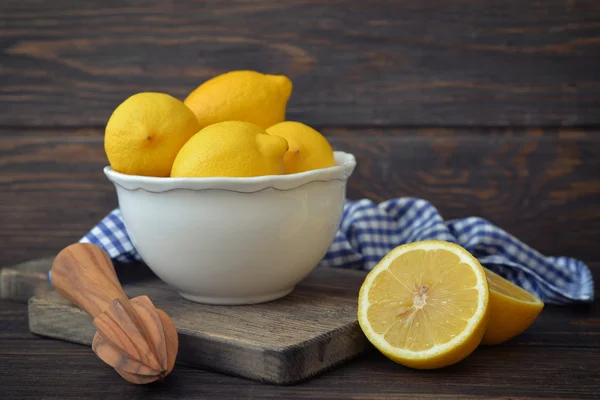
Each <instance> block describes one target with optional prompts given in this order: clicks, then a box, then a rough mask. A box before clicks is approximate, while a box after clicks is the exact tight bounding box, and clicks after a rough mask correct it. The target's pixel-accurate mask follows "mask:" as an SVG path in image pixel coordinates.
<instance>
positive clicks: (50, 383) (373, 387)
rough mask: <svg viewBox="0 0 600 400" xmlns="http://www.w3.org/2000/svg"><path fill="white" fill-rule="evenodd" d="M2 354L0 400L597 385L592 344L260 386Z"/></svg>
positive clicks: (75, 358)
mask: <svg viewBox="0 0 600 400" xmlns="http://www.w3.org/2000/svg"><path fill="white" fill-rule="evenodd" d="M18 306H19V307H23V306H21V305H18ZM0 354H1V355H2V363H0V379H1V380H2V383H3V385H2V386H1V387H0V394H1V395H2V399H3V400H13V399H14V400H27V399H32V400H33V399H36V400H37V399H39V398H40V397H43V398H44V399H61V400H62V399H64V398H65V397H66V396H68V398H70V399H90V400H95V399H98V400H100V399H113V400H121V399H122V400H130V399H132V398H143V399H169V400H173V399H224V400H225V399H226V400H229V399H390V400H391V399H515V400H517V399H534V398H552V399H593V400H596V399H597V398H598V387H599V385H600V355H599V352H598V351H597V349H572V348H514V347H511V346H500V347H489V348H479V349H477V350H476V351H475V352H474V353H473V354H472V355H471V356H469V358H467V359H465V360H464V361H463V362H461V363H459V364H456V365H454V366H451V367H448V368H445V369H442V370H436V371H418V370H412V369H409V368H405V367H402V366H400V365H398V364H395V363H393V362H392V361H390V360H388V359H386V358H385V357H384V356H382V355H381V354H379V353H377V352H374V351H373V352H369V353H367V354H365V355H363V356H360V357H359V358H357V359H355V360H353V361H351V362H349V363H348V364H346V365H344V366H340V367H338V368H334V369H332V370H330V371H328V372H326V373H324V374H323V375H321V376H317V377H314V378H313V379H311V380H309V381H306V382H303V383H301V384H298V385H292V386H274V385H266V384H262V383H258V382H253V381H250V380H247V379H240V378H235V377H231V376H226V375H221V374H217V373H213V372H209V371H204V370H197V369H192V368H187V367H185V366H182V365H177V366H176V367H175V369H174V370H173V373H172V374H171V375H169V377H168V378H167V379H166V380H165V381H164V382H163V383H157V384H153V385H149V386H142V387H140V386H134V385H131V384H128V383H127V382H125V381H123V380H122V379H120V378H119V377H118V376H115V374H114V371H112V370H111V369H110V368H109V367H107V366H106V365H104V364H102V363H98V360H97V359H96V357H95V355H94V354H93V353H91V352H90V351H89V349H88V348H85V347H83V346H78V345H74V344H70V343H65V342H60V341H52V340H10V341H8V340H2V341H0ZM49 371H51V373H49ZM32 377H34V378H33V379H32ZM32 380H33V382H34V383H35V384H32ZM57 382H60V385H57Z"/></svg>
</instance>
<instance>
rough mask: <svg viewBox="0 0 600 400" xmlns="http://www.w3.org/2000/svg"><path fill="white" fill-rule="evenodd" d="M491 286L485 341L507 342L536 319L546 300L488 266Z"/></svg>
mask: <svg viewBox="0 0 600 400" xmlns="http://www.w3.org/2000/svg"><path fill="white" fill-rule="evenodd" d="M485 272H486V274H487V280H488V287H489V289H490V322H489V324H488V327H487V330H486V331H485V334H484V335H483V340H482V341H481V344H485V345H494V344H500V343H504V342H506V341H507V340H510V339H512V338H514V337H515V336H517V335H520V334H521V333H523V332H524V331H525V330H526V329H527V328H529V326H530V325H531V324H532V323H533V321H535V319H536V318H537V317H538V315H539V314H540V312H541V311H542V309H543V308H544V303H543V302H542V301H541V300H540V299H538V298H537V297H536V296H534V295H533V294H531V293H529V292H528V291H526V290H525V289H522V288H520V287H519V286H517V285H515V284H514V283H512V282H510V281H507V280H506V279H504V278H503V277H501V276H500V275H498V274H496V273H494V272H492V271H490V270H489V269H485Z"/></svg>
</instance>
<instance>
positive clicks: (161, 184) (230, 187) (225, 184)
mask: <svg viewBox="0 0 600 400" xmlns="http://www.w3.org/2000/svg"><path fill="white" fill-rule="evenodd" d="M333 154H334V157H335V161H336V165H335V166H333V167H328V168H321V169H315V170H311V171H306V172H300V173H296V174H289V175H265V176H253V177H248V178H240V177H209V178H171V177H164V178H159V177H153V176H141V175H128V174H123V173H120V172H117V171H115V170H113V169H112V168H111V167H110V166H106V167H104V174H105V175H106V177H107V178H108V180H110V181H111V182H112V183H113V184H114V185H115V186H118V187H120V188H122V189H125V190H129V191H135V190H143V191H146V192H151V193H163V192H169V191H172V190H191V191H202V190H226V191H231V192H238V193H254V192H260V191H263V190H266V189H275V190H278V191H287V190H292V189H295V188H298V187H300V186H304V185H307V184H310V183H313V182H329V181H332V180H338V181H344V182H345V181H347V180H348V178H349V177H350V175H352V172H353V171H354V168H355V167H356V158H355V157H354V155H353V154H350V153H346V152H343V151H334V153H333Z"/></svg>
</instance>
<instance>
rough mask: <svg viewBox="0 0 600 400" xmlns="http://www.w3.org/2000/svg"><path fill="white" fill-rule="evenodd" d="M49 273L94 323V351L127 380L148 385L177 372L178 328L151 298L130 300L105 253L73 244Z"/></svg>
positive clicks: (58, 290)
mask: <svg viewBox="0 0 600 400" xmlns="http://www.w3.org/2000/svg"><path fill="white" fill-rule="evenodd" d="M50 273H51V278H52V284H53V285H54V287H55V288H56V291H57V292H58V293H59V294H60V295H61V296H62V297H64V298H65V299H67V300H69V301H70V302H71V303H74V304H75V305H77V306H79V308H81V309H82V310H83V311H85V312H86V313H88V314H89V315H90V316H91V317H92V318H94V326H95V327H96V329H97V332H96V335H95V336H94V340H93V342H92V350H93V351H94V353H96V355H97V356H98V357H99V358H100V359H101V360H102V361H104V362H105V363H107V364H108V365H110V366H112V367H113V368H114V369H115V370H116V371H117V372H118V373H119V374H120V375H121V376H122V377H123V378H125V379H126V380H128V381H129V382H132V383H136V384H145V383H150V382H154V381H156V380H161V379H163V378H164V377H165V376H167V375H168V374H169V373H170V372H171V371H172V370H173V367H174V365H175V358H176V356H177V349H178V345H179V343H178V337H177V330H176V329H175V325H174V324H173V322H172V321H171V319H170V318H169V316H168V315H167V314H166V313H165V312H164V311H162V310H159V309H157V308H155V307H154V304H152V302H151V301H150V299H149V298H148V296H138V297H135V298H133V299H129V298H128V297H127V295H126V294H125V292H124V291H123V288H122V287H121V284H120V283H119V280H118V278H117V274H116V273H115V270H114V268H113V266H112V262H111V260H110V258H109V256H108V255H107V254H106V253H105V252H104V251H103V250H102V249H101V248H99V247H98V246H95V245H93V244H89V243H77V244H73V245H70V246H68V247H66V248H65V249H63V250H62V251H61V252H60V253H59V254H58V255H57V256H56V258H55V260H54V262H53V264H52V269H51V272H50Z"/></svg>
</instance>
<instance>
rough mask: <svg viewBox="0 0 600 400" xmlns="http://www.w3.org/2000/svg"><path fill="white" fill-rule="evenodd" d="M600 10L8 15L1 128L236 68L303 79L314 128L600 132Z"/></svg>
mask: <svg viewBox="0 0 600 400" xmlns="http://www.w3.org/2000/svg"><path fill="white" fill-rule="evenodd" d="M599 19H600V6H598V2H597V1H596V0H578V1H566V2H565V1H562V0H548V1H544V2H538V1H531V0H528V1H519V0H511V1H503V2H492V3H490V2H484V1H479V0H468V1H461V2H447V1H439V0H435V1H420V0H409V1H403V2H389V1H369V2H363V1H359V0H346V1H324V0H322V1H310V0H294V1H286V2H281V1H273V0H260V1H255V2H247V1H243V0H227V1H219V2H216V1H214V2H213V1H211V2H202V3H198V2H195V1H192V0H184V1H168V2H166V1H162V2H151V1H143V0H126V1H120V2H97V1H91V0H82V1H78V2H76V3H72V2H70V1H67V0H56V1H53V2H38V1H28V0H25V1H23V0H4V1H3V2H2V3H1V5H0V54H1V57H0V59H1V61H0V65H1V67H2V68H0V83H1V84H0V124H2V125H12V126H82V125H85V126H101V125H104V124H105V123H106V121H107V119H108V117H109V116H110V114H111V112H112V110H113V109H114V108H115V107H116V106H117V105H118V104H119V103H120V102H121V101H123V100H124V99H125V98H126V97H128V96H130V95H131V94H133V93H136V92H141V91H162V92H168V93H171V94H173V95H175V96H177V97H179V98H183V97H184V96H185V95H187V93H189V92H190V91H191V90H192V89H193V88H195V87H196V86H197V85H198V84H200V83H201V82H203V81H204V80H206V79H208V78H210V77H212V76H214V75H216V74H219V73H222V72H225V71H228V70H232V69H245V68H248V69H255V70H259V71H263V72H269V73H282V74H286V75H288V76H290V78H292V80H293V82H294V92H293V94H292V97H291V100H290V103H289V113H288V117H289V118H290V119H299V120H302V121H305V122H307V123H309V124H313V125H346V126H356V125H361V126H364V125H370V126H373V125H396V126H399V125H401V126H409V125H410V126H414V125H418V126H423V125H424V126H474V125H479V126H507V125H511V126H558V125H561V126H583V125H595V124H598V123H599V122H600V113H599V112H598V111H599V103H600V76H599V74H598V70H599V67H600V58H599V57H598V54H599V53H600V39H599V35H600V24H599V23H598V21H599Z"/></svg>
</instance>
